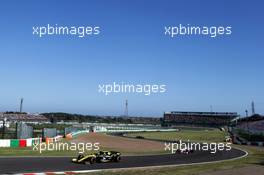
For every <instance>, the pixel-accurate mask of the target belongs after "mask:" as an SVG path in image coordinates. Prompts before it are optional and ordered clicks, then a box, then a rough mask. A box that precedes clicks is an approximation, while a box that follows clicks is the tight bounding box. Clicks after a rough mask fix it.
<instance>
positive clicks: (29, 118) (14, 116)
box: [0, 113, 49, 123]
mask: <svg viewBox="0 0 264 175" xmlns="http://www.w3.org/2000/svg"><path fill="white" fill-rule="evenodd" d="M5 118H6V120H7V121H8V122H11V123H12V122H27V123H39V122H42V123H43V122H49V120H48V119H47V118H46V117H45V116H43V115H39V114H26V113H1V114H0V121H3V120H4V119H5Z"/></svg>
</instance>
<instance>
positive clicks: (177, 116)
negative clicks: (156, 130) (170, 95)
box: [163, 111, 239, 126]
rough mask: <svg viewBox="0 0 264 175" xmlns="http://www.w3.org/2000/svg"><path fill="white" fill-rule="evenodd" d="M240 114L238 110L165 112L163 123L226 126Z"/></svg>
mask: <svg viewBox="0 0 264 175" xmlns="http://www.w3.org/2000/svg"><path fill="white" fill-rule="evenodd" d="M238 116H239V115H238V114H237V113H236V112H187V111H185V112H184V111H172V112H165V113H164V116H163V124H165V125H176V124H177V125H181V124H182V125H186V124H187V125H201V126H226V125H229V124H230V122H231V120H233V119H235V118H237V117H238Z"/></svg>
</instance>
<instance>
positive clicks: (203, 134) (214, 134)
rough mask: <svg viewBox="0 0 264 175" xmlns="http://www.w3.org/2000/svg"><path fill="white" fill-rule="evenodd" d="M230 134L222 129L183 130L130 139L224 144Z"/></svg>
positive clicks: (137, 134) (129, 135)
mask: <svg viewBox="0 0 264 175" xmlns="http://www.w3.org/2000/svg"><path fill="white" fill-rule="evenodd" d="M227 135H228V133H227V132H224V131H221V130H220V129H210V130H209V129H205V130H192V129H181V130H180V131H173V132H141V133H129V134H127V136H128V137H138V136H140V137H144V138H146V139H158V140H169V141H176V140H182V141H188V140H190V141H192V142H208V143H211V142H224V140H225V136H227Z"/></svg>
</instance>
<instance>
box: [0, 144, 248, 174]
mask: <svg viewBox="0 0 264 175" xmlns="http://www.w3.org/2000/svg"><path fill="white" fill-rule="evenodd" d="M245 154H246V153H245V152H243V151H241V150H237V149H232V150H231V151H221V152H217V153H216V154H211V153H210V152H204V151H203V152H201V151H197V152H194V153H191V154H189V155H186V154H174V155H173V154H168V155H151V156H123V157H122V160H121V161H120V162H118V163H95V164H92V165H83V164H74V163H71V157H9V158H8V157H1V158H0V174H14V173H37V172H54V171H77V170H94V169H112V168H132V167H143V166H160V165H177V164H189V163H201V162H211V161H219V160H226V159H232V158H237V157H240V156H243V155H245Z"/></svg>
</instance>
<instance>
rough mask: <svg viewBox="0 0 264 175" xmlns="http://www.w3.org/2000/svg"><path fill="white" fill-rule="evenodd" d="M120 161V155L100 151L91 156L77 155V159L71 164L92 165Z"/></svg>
mask: <svg viewBox="0 0 264 175" xmlns="http://www.w3.org/2000/svg"><path fill="white" fill-rule="evenodd" d="M120 160H121V153H120V152H116V151H100V152H98V153H93V154H88V155H84V154H79V155H78V157H77V158H73V159H72V162H73V163H80V164H93V163H104V162H119V161H120Z"/></svg>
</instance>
